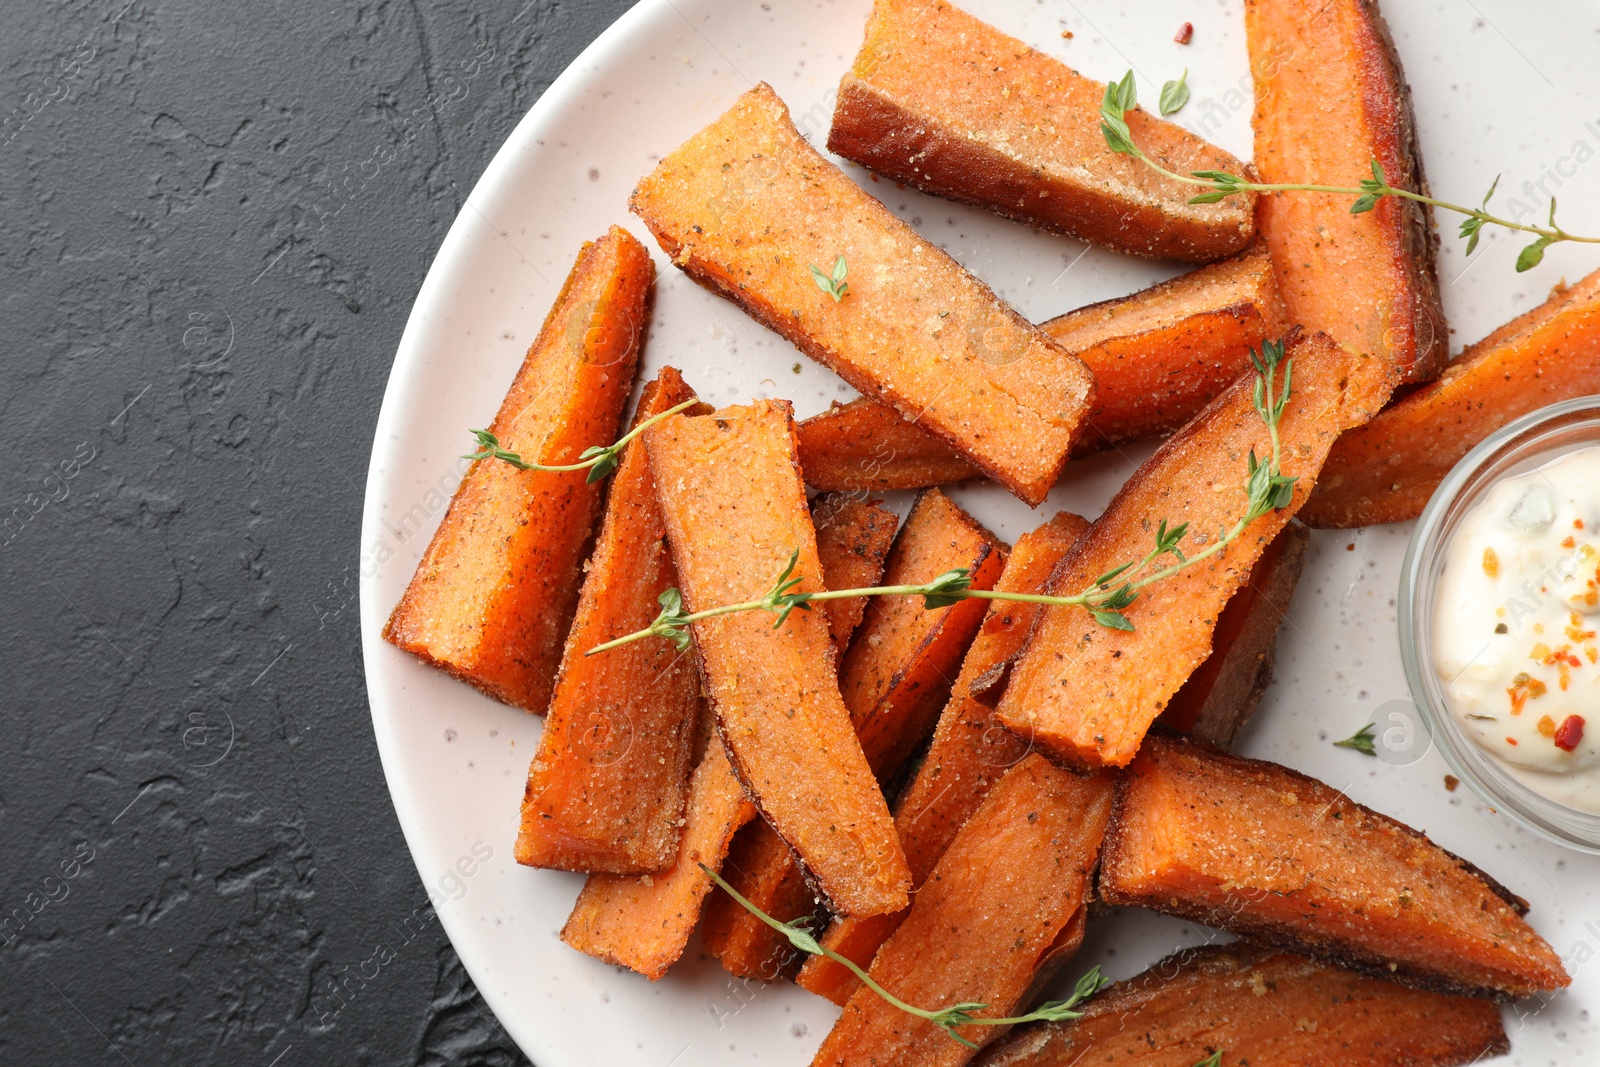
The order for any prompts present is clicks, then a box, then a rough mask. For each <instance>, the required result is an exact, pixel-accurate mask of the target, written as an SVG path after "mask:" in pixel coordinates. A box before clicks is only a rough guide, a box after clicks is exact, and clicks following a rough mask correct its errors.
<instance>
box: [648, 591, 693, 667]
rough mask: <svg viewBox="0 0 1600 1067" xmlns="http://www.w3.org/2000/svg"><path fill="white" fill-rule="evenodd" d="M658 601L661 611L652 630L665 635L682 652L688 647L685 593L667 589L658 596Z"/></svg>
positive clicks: (660, 635) (652, 625) (651, 627)
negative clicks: (684, 606) (684, 607)
mask: <svg viewBox="0 0 1600 1067" xmlns="http://www.w3.org/2000/svg"><path fill="white" fill-rule="evenodd" d="M656 603H657V604H660V605H661V613H660V614H659V615H657V616H656V620H655V622H652V623H651V624H650V632H651V633H653V634H655V635H656V636H657V637H665V638H666V639H667V640H669V641H671V642H672V643H673V644H674V645H677V646H678V650H679V651H680V652H681V651H684V650H686V649H688V647H689V620H688V619H687V618H686V617H685V616H684V612H683V594H682V593H680V592H678V590H676V589H672V588H669V589H665V590H663V591H662V593H661V595H660V596H658V597H656Z"/></svg>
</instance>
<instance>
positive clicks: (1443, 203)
mask: <svg viewBox="0 0 1600 1067" xmlns="http://www.w3.org/2000/svg"><path fill="white" fill-rule="evenodd" d="M1138 102H1139V101H1138V89H1137V87H1136V86H1135V84H1134V80H1133V71H1131V70H1130V71H1128V73H1127V74H1125V75H1123V76H1122V79H1121V80H1120V81H1114V82H1111V83H1110V84H1109V85H1107V86H1106V92H1105V98H1104V99H1103V100H1102V101H1101V104H1100V133H1101V135H1102V136H1103V137H1105V140H1106V146H1107V147H1108V148H1110V149H1111V150H1112V151H1113V152H1117V153H1120V154H1122V155H1125V156H1132V157H1133V158H1135V159H1137V160H1139V161H1140V162H1141V163H1143V164H1144V165H1145V166H1147V167H1149V168H1150V169H1151V170H1154V171H1155V172H1156V173H1158V174H1161V175H1164V176H1165V177H1167V178H1170V179H1172V180H1173V181H1175V182H1182V183H1183V184H1185V185H1193V186H1197V187H1199V188H1202V189H1206V190H1208V192H1205V193H1202V194H1200V195H1199V196H1197V197H1195V198H1193V199H1192V200H1190V201H1189V203H1191V204H1214V203H1216V202H1217V201H1219V200H1221V199H1223V198H1224V197H1226V196H1229V195H1230V194H1233V193H1239V192H1252V193H1288V192H1305V193H1328V194H1332V195H1336V196H1353V197H1355V198H1356V199H1355V202H1354V203H1352V204H1351V205H1350V213H1351V214H1352V215H1360V214H1362V213H1364V212H1367V211H1371V210H1372V209H1373V208H1375V207H1377V206H1378V201H1380V200H1382V199H1383V198H1384V197H1386V196H1396V197H1400V198H1401V199H1403V200H1412V201H1415V202H1416V203H1419V204H1428V205H1430V206H1432V207H1436V208H1439V209H1441V210H1444V211H1453V212H1455V213H1456V214H1458V215H1465V216H1466V218H1465V219H1464V220H1463V221H1462V223H1461V228H1460V231H1459V232H1460V236H1461V237H1463V238H1465V239H1466V242H1467V255H1469V256H1470V255H1472V252H1473V250H1474V249H1475V248H1477V247H1478V237H1479V234H1480V232H1481V231H1482V230H1483V227H1484V226H1485V225H1491V226H1499V227H1501V228H1502V229H1507V230H1513V231H1519V232H1521V233H1531V234H1533V235H1534V236H1535V238H1536V239H1535V240H1534V241H1533V243H1532V244H1529V245H1527V246H1525V247H1524V248H1523V249H1522V251H1521V252H1520V253H1518V255H1517V271H1518V273H1521V272H1522V271H1525V270H1528V269H1530V268H1532V267H1535V266H1537V265H1538V264H1539V262H1540V260H1542V259H1543V258H1544V250H1545V249H1546V248H1548V247H1549V246H1550V245H1553V244H1555V243H1557V242H1560V241H1576V242H1581V243H1583V244H1600V237H1584V236H1581V235H1579V234H1573V233H1568V232H1567V231H1566V230H1564V229H1562V228H1561V227H1560V226H1558V225H1557V224H1556V201H1555V198H1554V197H1551V198H1550V218H1549V221H1548V223H1547V224H1546V225H1544V226H1533V225H1530V224H1528V223H1525V222H1513V221H1512V220H1511V219H1505V218H1501V217H1500V216H1499V215H1495V214H1491V213H1490V211H1489V198H1490V197H1492V196H1494V191H1495V189H1496V188H1498V187H1499V185H1500V179H1499V178H1496V179H1495V180H1494V182H1493V184H1491V185H1490V186H1489V191H1488V192H1487V193H1485V194H1484V195H1483V203H1482V204H1480V205H1479V206H1478V207H1467V206H1465V205H1463V204H1454V203H1451V202H1450V201H1448V200H1440V199H1438V198H1437V197H1432V196H1428V195H1427V194H1425V193H1419V192H1414V191H1413V190H1410V189H1401V188H1398V187H1397V186H1394V185H1390V184H1389V180H1388V178H1387V177H1385V176H1384V173H1383V166H1382V164H1380V163H1379V162H1378V161H1377V160H1376V159H1374V160H1373V161H1372V177H1371V178H1365V179H1362V181H1361V183H1360V184H1359V185H1358V186H1356V187H1355V188H1350V187H1348V186H1342V185H1317V184H1313V183H1300V182H1293V183H1289V182H1277V183H1269V182H1252V181H1246V180H1245V179H1244V178H1243V177H1241V176H1239V175H1237V174H1229V173H1227V172H1226V171H1217V170H1197V171H1193V172H1192V173H1189V174H1179V173H1177V172H1176V171H1172V170H1168V169H1167V168H1166V167H1164V166H1162V165H1161V164H1160V163H1157V162H1156V161H1155V160H1153V159H1151V158H1150V157H1149V156H1147V155H1145V153H1144V150H1143V149H1141V148H1140V147H1139V145H1138V144H1137V143H1136V142H1135V141H1134V139H1133V134H1132V132H1131V131H1130V130H1129V129H1128V122H1127V113H1128V111H1129V110H1130V109H1131V108H1133V107H1135V106H1136V105H1137V104H1138Z"/></svg>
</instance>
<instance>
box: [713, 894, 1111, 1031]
mask: <svg viewBox="0 0 1600 1067" xmlns="http://www.w3.org/2000/svg"><path fill="white" fill-rule="evenodd" d="M699 866H700V869H701V870H702V871H704V872H705V873H706V875H707V877H709V878H710V879H711V880H712V881H713V882H715V883H716V884H717V885H718V886H719V887H721V889H722V891H723V892H725V893H727V894H728V895H729V896H730V897H732V898H733V899H734V900H736V901H738V902H739V904H740V905H741V906H742V907H743V908H744V909H745V910H746V911H748V912H749V913H750V914H752V915H754V916H755V917H756V918H757V919H760V920H761V921H762V922H764V923H766V924H767V925H768V926H770V927H772V929H774V930H776V931H777V932H778V933H780V934H782V935H783V936H784V937H786V938H788V939H789V943H790V944H791V945H793V946H794V947H795V948H797V949H799V950H800V951H801V952H805V953H808V954H810V955H812V956H826V957H827V958H828V959H830V960H832V961H833V962H835V963H837V964H839V965H840V966H842V967H844V968H846V969H847V970H849V971H850V973H851V974H853V975H855V976H856V977H857V978H859V979H861V983H862V984H863V985H865V986H866V987H867V988H868V989H870V990H872V992H873V993H875V994H876V995H878V996H879V997H882V998H883V999H884V1000H885V1001H886V1002H888V1003H889V1004H892V1005H893V1006H894V1007H896V1008H898V1009H899V1010H901V1011H903V1012H905V1013H906V1014H907V1015H914V1016H916V1017H917V1018H919V1019H926V1020H927V1021H928V1022H930V1023H933V1024H934V1025H935V1026H937V1027H939V1028H940V1029H942V1030H944V1032H945V1033H947V1034H949V1035H950V1036H951V1037H952V1038H954V1039H955V1040H956V1041H959V1042H961V1044H963V1045H966V1046H968V1047H969V1048H977V1047H978V1046H977V1045H976V1044H975V1043H974V1042H972V1041H969V1040H967V1039H966V1038H964V1037H962V1036H961V1035H960V1034H958V1033H956V1027H958V1026H970V1025H977V1026H1019V1025H1021V1024H1022V1023H1031V1022H1036V1021H1040V1020H1048V1021H1054V1020H1057V1019H1076V1018H1078V1017H1079V1016H1081V1015H1082V1014H1083V1013H1082V1012H1080V1011H1074V1010H1073V1009H1074V1008H1076V1007H1077V1006H1078V1005H1079V1004H1082V1003H1083V1002H1084V1001H1086V1000H1088V999H1089V998H1090V997H1092V996H1094V995H1095V994H1096V993H1098V992H1100V990H1102V989H1104V988H1105V987H1106V986H1108V985H1110V984H1111V983H1110V982H1108V981H1107V980H1106V979H1105V978H1103V977H1102V976H1101V974H1100V968H1098V967H1094V968H1091V969H1090V970H1089V971H1088V972H1087V973H1086V974H1084V976H1083V977H1082V978H1079V979H1078V985H1077V987H1076V988H1075V989H1074V990H1073V991H1072V995H1071V996H1069V997H1068V998H1067V999H1066V1000H1054V1001H1049V1002H1048V1003H1045V1004H1041V1005H1040V1006H1039V1007H1038V1008H1037V1009H1035V1010H1034V1011H1031V1012H1029V1013H1028V1014H1027V1015H1010V1016H1006V1017H1005V1018H999V1019H994V1018H978V1017H975V1016H973V1015H972V1013H973V1012H975V1011H982V1010H983V1009H984V1008H987V1007H988V1005H987V1004H978V1003H973V1002H966V1003H961V1004H952V1005H951V1006H950V1007H948V1008H939V1009H930V1008H919V1007H917V1006H916V1005H914V1004H907V1003H906V1002H905V1001H903V1000H901V999H900V998H899V997H897V996H895V995H894V994H893V993H891V992H889V991H888V990H887V989H885V988H883V986H881V985H880V984H878V982H877V980H876V979H874V978H873V977H872V975H870V974H868V973H867V972H866V970H865V969H864V968H862V967H861V966H860V965H858V964H857V963H856V962H855V961H854V960H852V959H850V958H849V957H847V956H841V955H840V954H839V953H837V952H835V951H833V950H832V949H831V948H828V947H827V946H826V945H824V944H822V943H821V942H820V941H818V940H817V939H816V937H815V936H814V935H813V934H812V933H811V930H810V928H809V926H810V922H811V917H810V916H806V917H804V918H801V919H796V920H795V921H794V922H792V923H784V922H779V921H778V920H777V919H774V918H773V917H772V916H770V915H768V914H767V913H766V912H764V911H762V910H761V909H760V908H759V907H757V906H756V905H755V904H753V903H751V902H750V900H749V899H748V898H747V897H745V896H744V894H742V893H740V892H739V891H738V890H737V889H735V888H733V886H731V885H729V884H728V883H727V882H726V881H725V880H724V879H723V877H722V876H721V875H720V874H718V873H717V872H716V871H714V870H712V869H711V868H710V867H707V866H706V865H705V864H704V863H702V864H700V865H699Z"/></svg>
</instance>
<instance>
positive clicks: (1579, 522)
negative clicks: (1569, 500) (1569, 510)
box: [1572, 519, 1583, 530]
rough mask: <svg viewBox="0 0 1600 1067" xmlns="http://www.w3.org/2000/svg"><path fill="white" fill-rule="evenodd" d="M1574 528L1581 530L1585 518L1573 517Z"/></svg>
mask: <svg viewBox="0 0 1600 1067" xmlns="http://www.w3.org/2000/svg"><path fill="white" fill-rule="evenodd" d="M1572 528H1573V529H1574V530H1581V529H1583V520H1582V519H1573V520H1572Z"/></svg>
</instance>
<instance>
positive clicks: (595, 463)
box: [461, 398, 700, 483]
mask: <svg viewBox="0 0 1600 1067" xmlns="http://www.w3.org/2000/svg"><path fill="white" fill-rule="evenodd" d="M699 402H700V401H699V400H698V399H697V398H690V399H688V400H685V401H684V402H683V403H681V404H676V405H674V406H672V407H670V408H668V409H667V410H665V411H661V412H657V413H656V414H654V415H652V416H650V417H649V418H648V419H645V420H644V421H643V422H641V423H640V424H639V425H637V426H635V427H634V428H633V429H631V430H629V431H628V432H627V433H625V434H623V435H622V436H621V437H619V438H618V439H617V440H616V441H615V442H613V443H612V444H609V445H592V446H590V447H589V448H586V449H584V450H583V453H582V456H581V458H580V459H579V460H578V462H576V463H559V464H552V463H529V462H528V461H527V460H525V459H523V458H522V456H521V455H520V454H519V453H516V452H512V451H511V450H509V449H506V448H501V447H500V439H499V438H498V437H496V436H495V435H494V434H492V433H490V432H489V431H488V430H473V431H472V433H473V436H475V437H476V438H477V439H478V451H476V452H469V453H467V454H466V455H464V456H462V457H461V458H462V459H498V460H500V461H502V462H504V463H509V464H511V465H512V466H513V467H515V468H517V469H518V470H521V471H552V472H556V473H561V472H564V471H581V470H587V471H588V472H589V479H588V480H589V482H591V483H593V482H598V481H599V480H600V479H601V478H604V477H605V476H606V475H608V474H610V473H611V472H612V471H614V470H616V469H617V464H618V462H620V461H621V457H622V450H623V449H624V448H626V447H627V445H628V442H630V441H632V440H633V439H634V438H635V437H638V436H639V435H640V434H642V433H644V432H645V431H646V430H648V429H649V428H650V427H652V426H654V425H655V424H656V423H658V422H660V421H661V420H663V419H665V418H666V417H667V416H669V415H676V414H677V413H678V412H680V411H683V410H684V409H686V408H689V407H693V406H694V405H695V404H698V403H699Z"/></svg>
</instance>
